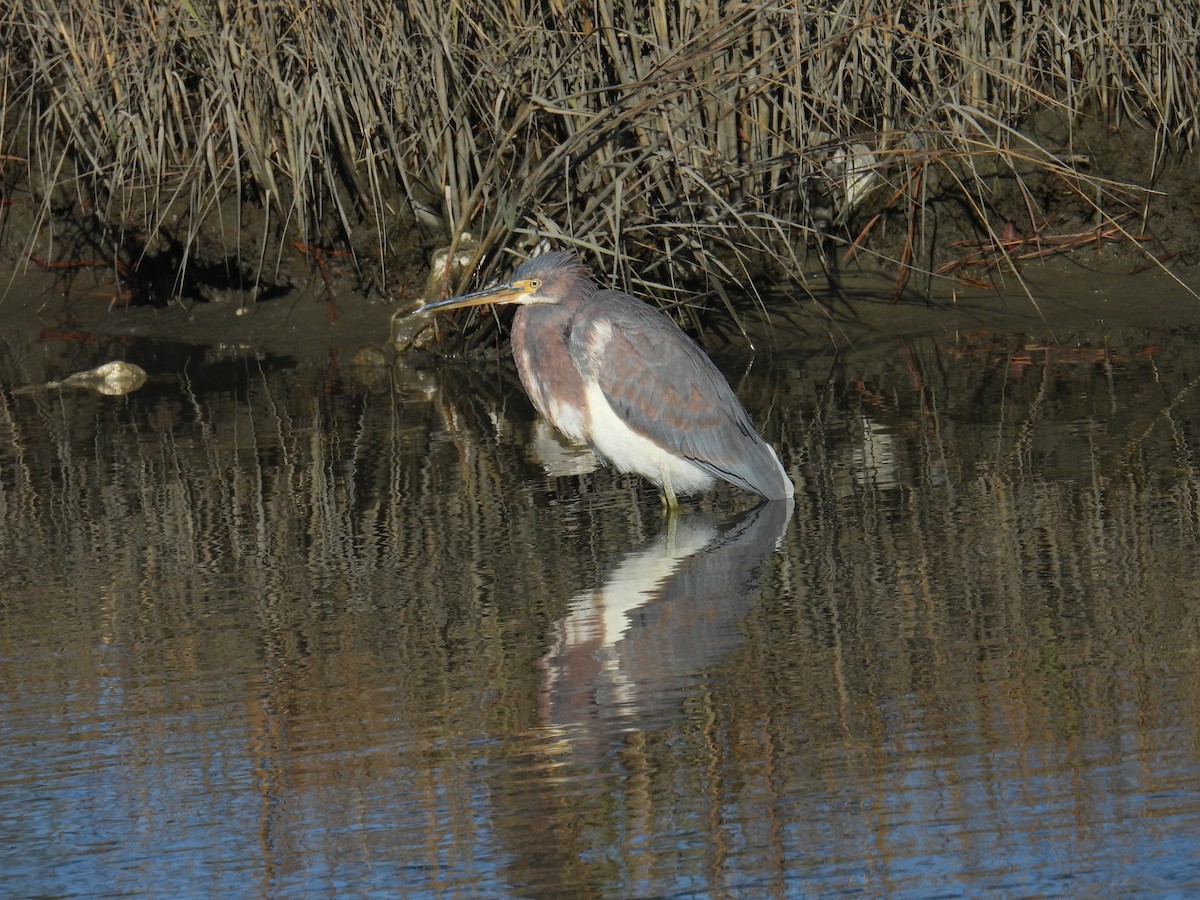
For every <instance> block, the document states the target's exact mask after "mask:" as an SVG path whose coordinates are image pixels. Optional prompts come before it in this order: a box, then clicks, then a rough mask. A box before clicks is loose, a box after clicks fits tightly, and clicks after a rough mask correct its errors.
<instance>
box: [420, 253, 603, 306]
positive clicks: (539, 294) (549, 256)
mask: <svg viewBox="0 0 1200 900" xmlns="http://www.w3.org/2000/svg"><path fill="white" fill-rule="evenodd" d="M596 290H597V288H596V283H595V282H594V281H592V277H591V275H590V274H588V270H587V269H586V268H584V266H583V263H581V262H580V261H579V257H578V256H576V255H575V254H574V253H572V252H571V251H569V250H560V251H558V252H555V253H543V254H542V255H541V256H535V257H534V258H533V259H531V260H528V261H526V262H523V263H521V265H520V266H518V267H517V269H516V271H515V272H513V273H512V276H511V277H510V278H509V279H508V280H507V281H505V282H502V283H501V284H497V285H494V286H492V287H490V288H486V289H484V290H482V291H474V292H472V293H470V294H462V295H461V296H458V297H447V298H446V299H445V300H438V301H436V302H434V303H427V304H425V305H424V306H422V307H421V308H420V309H418V310H416V313H418V314H424V313H428V312H436V311H439V310H443V309H459V308H461V307H464V306H490V305H493V304H500V303H516V304H520V305H522V306H532V305H534V304H554V303H576V302H579V301H582V300H586V299H587V298H588V297H590V296H591V295H592V294H594V293H595V292H596Z"/></svg>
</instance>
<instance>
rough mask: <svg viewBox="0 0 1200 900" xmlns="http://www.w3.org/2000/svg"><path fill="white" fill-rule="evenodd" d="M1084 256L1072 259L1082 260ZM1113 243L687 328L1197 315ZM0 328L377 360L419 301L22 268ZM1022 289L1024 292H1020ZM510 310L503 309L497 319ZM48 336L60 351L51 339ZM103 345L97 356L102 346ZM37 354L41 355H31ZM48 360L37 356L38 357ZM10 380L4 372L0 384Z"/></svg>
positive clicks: (1116, 321) (48, 343)
mask: <svg viewBox="0 0 1200 900" xmlns="http://www.w3.org/2000/svg"><path fill="white" fill-rule="evenodd" d="M1085 262H1086V263H1088V265H1084V263H1085ZM1131 268H1132V266H1131V261H1130V259H1129V258H1128V255H1127V254H1124V253H1113V252H1108V253H1099V254H1097V253H1077V254H1075V255H1074V256H1072V257H1069V258H1066V257H1064V258H1056V259H1052V260H1049V261H1047V262H1044V263H1038V264H1027V265H1025V266H1022V268H1021V275H1022V279H1023V282H1024V284H1023V285H1022V284H1021V283H1020V282H1018V281H1017V280H1016V279H1015V278H1013V277H1011V276H1010V277H1008V278H1000V277H996V279H995V281H996V284H995V286H994V287H992V288H991V289H983V288H980V287H978V286H973V285H962V284H955V283H946V282H936V283H934V286H935V287H936V288H937V290H930V291H928V292H927V294H926V296H925V297H923V298H921V297H917V296H914V295H911V294H910V295H909V296H908V297H906V298H905V299H904V300H903V301H901V302H892V301H891V294H892V291H893V288H894V284H895V282H894V280H893V278H892V277H891V276H890V275H888V274H884V273H874V274H871V273H863V272H848V273H844V274H843V277H842V283H841V291H840V292H839V293H835V292H833V291H832V290H830V289H829V287H828V284H827V283H826V282H824V280H823V276H822V274H821V273H820V272H819V271H818V272H813V273H811V277H810V279H809V283H808V289H807V290H805V289H802V288H797V287H795V286H786V287H781V286H775V287H773V288H772V287H770V286H766V285H763V286H760V289H761V292H762V296H763V299H764V301H765V304H766V306H765V308H759V307H757V306H755V305H753V304H752V303H749V302H747V303H746V304H745V305H744V307H743V308H741V310H740V315H739V318H738V320H736V321H735V320H733V319H732V318H731V317H730V316H728V315H724V314H712V315H709V316H707V317H706V318H705V319H704V320H703V326H704V327H703V329H702V331H701V332H700V333H699V335H698V337H699V338H700V340H701V342H702V343H703V344H704V345H705V347H706V349H707V350H708V351H709V352H710V353H712V354H714V355H718V356H720V355H722V354H725V355H729V354H733V355H738V356H740V355H743V354H747V353H750V352H753V351H754V350H757V351H760V352H762V353H765V354H767V355H770V354H774V353H792V352H799V353H819V354H821V355H824V354H827V353H830V352H833V353H838V354H841V355H848V356H851V357H852V356H854V355H856V354H859V353H864V354H869V353H870V352H871V351H872V348H874V347H876V346H878V345H879V344H880V343H881V342H889V343H890V342H893V341H894V340H895V339H897V338H903V337H905V336H910V335H921V334H929V333H940V334H946V335H954V334H969V333H986V332H1019V333H1023V334H1027V335H1028V336H1029V338H1030V340H1031V341H1037V342H1045V343H1048V344H1054V343H1058V344H1061V345H1067V346H1070V345H1074V344H1079V345H1101V344H1103V342H1104V340H1105V334H1106V333H1107V332H1108V331H1109V330H1111V329H1115V328H1122V327H1129V326H1132V325H1137V326H1144V327H1149V328H1158V327H1163V328H1171V327H1175V326H1181V325H1185V324H1191V323H1200V299H1197V298H1196V296H1195V295H1194V294H1193V293H1191V290H1192V289H1194V288H1195V287H1196V286H1197V285H1200V271H1198V270H1196V269H1189V268H1183V267H1178V268H1176V269H1175V270H1172V271H1171V272H1166V271H1163V270H1161V269H1150V270H1145V271H1141V272H1137V273H1136V274H1130V269H1131ZM5 280H6V283H7V285H8V287H7V291H6V292H5V294H4V296H3V298H2V299H0V330H2V331H3V334H4V335H5V339H6V342H8V343H10V344H12V343H15V344H20V345H23V346H24V347H25V352H24V353H22V356H23V357H26V358H27V359H28V360H30V364H31V365H32V366H33V371H31V372H30V373H29V377H30V378H44V379H46V380H49V379H53V378H60V377H63V376H64V375H65V374H69V373H65V372H63V371H61V367H62V366H63V365H68V363H65V362H64V363H61V364H60V363H55V362H51V359H52V358H54V357H58V356H60V355H61V348H62V347H67V348H69V349H70V352H69V353H68V354H67V356H68V358H69V359H70V360H71V361H72V362H71V363H70V364H77V365H78V366H79V367H80V368H83V367H86V366H85V363H89V364H94V363H95V362H100V361H105V360H107V359H108V358H114V359H122V358H125V357H126V356H127V355H128V354H129V353H130V352H131V348H132V347H134V346H135V345H136V344H137V343H138V342H144V341H149V342H151V343H154V342H158V343H163V342H166V343H173V344H177V345H180V346H193V347H198V348H205V350H204V352H205V354H207V356H208V357H209V358H231V359H234V358H241V357H253V356H254V355H260V354H266V355H274V356H288V357H291V358H294V359H297V360H312V359H336V360H341V361H343V362H348V361H350V360H353V359H355V358H356V354H359V356H358V358H359V359H360V360H362V361H365V362H368V363H372V364H375V363H382V362H385V361H387V360H390V359H392V358H393V357H396V356H397V354H396V351H395V349H394V347H393V342H392V336H393V334H395V333H408V334H410V335H411V333H412V330H413V329H415V328H419V327H429V325H430V323H427V322H425V321H423V320H409V319H405V318H404V317H403V315H402V313H401V315H400V318H399V322H398V325H397V324H394V323H393V319H394V318H395V317H396V316H397V314H398V312H401V311H402V310H403V309H406V308H411V307H412V306H414V305H415V304H416V303H417V302H418V298H417V295H416V293H415V292H414V294H412V295H410V296H407V297H405V298H403V300H402V301H401V302H389V301H385V300H383V299H381V298H377V297H376V298H369V297H363V296H362V295H361V294H360V293H358V292H356V291H355V290H353V287H352V286H350V285H343V286H342V289H341V290H339V291H337V292H336V293H334V294H333V295H332V299H331V295H330V294H329V293H328V292H327V291H326V289H325V285H324V284H323V283H321V282H319V281H316V282H314V281H313V280H311V279H310V280H309V282H308V283H307V284H305V285H301V286H299V287H297V288H296V289H295V290H294V291H291V292H289V294H288V295H286V296H281V297H278V298H275V299H272V300H267V301H261V302H258V303H252V304H244V305H243V304H241V303H238V302H234V301H223V302H220V301H219V302H212V301H209V302H182V301H175V302H172V303H169V304H167V305H166V306H163V307H129V308H126V307H123V306H113V305H111V303H110V301H109V299H108V298H107V297H106V296H105V295H104V294H103V283H102V281H96V280H94V279H93V280H92V281H91V282H90V283H88V282H85V281H83V280H81V279H77V280H76V281H75V282H74V283H73V285H72V286H71V287H72V290H71V291H70V292H69V293H64V292H63V290H62V288H63V283H62V282H61V280H60V279H57V278H55V277H54V276H52V275H50V274H47V273H44V272H40V271H37V270H33V271H29V270H26V271H25V272H22V273H16V274H12V273H10V274H9V276H8V277H7V278H6V279H5ZM1026 290H1027V291H1028V294H1027V293H1025V291H1026ZM508 317H509V314H507V313H502V314H501V319H500V321H501V322H502V323H506V322H507V319H508ZM56 345H58V347H59V350H54V349H53V348H55V346H56ZM474 355H479V356H483V357H486V358H495V357H497V355H500V356H503V357H505V358H507V355H508V346H507V337H506V335H504V334H503V333H495V334H493V335H491V336H490V337H489V338H488V339H487V340H486V341H485V342H484V343H483V344H482V345H481V346H480V347H479V348H478V349H477V350H476V351H475V354H474ZM102 357H103V358H102ZM399 358H400V360H401V362H402V363H416V364H419V363H420V362H421V361H422V360H428V359H429V358H430V356H429V354H428V353H425V352H410V353H401V354H399ZM37 360H41V362H40V363H39V362H37ZM47 365H48V366H49V368H47ZM8 386H12V385H8Z"/></svg>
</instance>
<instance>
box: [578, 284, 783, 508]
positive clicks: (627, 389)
mask: <svg viewBox="0 0 1200 900" xmlns="http://www.w3.org/2000/svg"><path fill="white" fill-rule="evenodd" d="M570 342H571V355H572V358H573V359H574V360H575V362H576V365H577V366H578V367H579V369H580V372H581V373H582V374H583V375H584V377H585V379H595V380H596V381H597V382H598V383H599V386H600V389H601V391H602V392H603V394H604V396H605V398H606V399H607V400H608V402H609V404H610V405H611V406H612V408H613V410H614V412H616V413H617V415H618V416H620V417H621V419H622V420H623V421H624V422H625V423H626V424H627V425H629V427H630V428H632V429H633V430H634V431H636V432H638V433H639V434H641V435H643V436H644V437H646V438H648V439H649V440H651V441H654V442H655V443H656V444H658V445H659V446H660V447H663V448H665V449H667V450H669V451H671V452H673V453H677V454H679V455H680V456H683V457H685V458H687V459H689V460H691V461H692V462H694V463H696V464H697V465H699V466H701V467H702V468H704V469H705V470H707V471H709V472H711V473H712V474H714V475H716V476H717V477H719V478H723V479H725V480H726V481H730V482H732V483H733V484H736V485H739V486H740V487H743V488H746V489H748V490H751V491H754V492H756V493H758V494H761V495H763V496H764V497H770V498H783V497H786V496H790V494H791V482H790V481H789V480H788V478H787V475H786V473H785V472H784V471H783V467H782V466H781V465H780V463H779V459H778V457H777V456H776V455H775V451H774V450H772V449H771V447H770V445H768V444H767V443H766V442H765V441H763V439H762V438H761V437H760V436H759V434H758V431H757V430H756V429H755V427H754V424H753V423H752V422H751V421H750V417H749V416H748V415H747V414H746V410H745V408H744V407H743V406H742V404H741V401H740V400H738V398H737V395H736V394H734V392H733V389H732V388H730V386H729V383H728V382H727V381H726V380H725V377H724V376H723V375H722V374H721V372H720V370H719V369H718V368H717V367H716V365H715V364H714V363H713V362H712V360H711V359H709V358H708V356H707V355H706V354H705V353H704V351H703V350H701V349H700V347H699V346H698V345H697V344H696V343H695V342H694V341H693V340H692V339H691V338H689V337H688V336H687V335H686V334H684V333H683V332H682V331H681V330H680V329H679V328H678V327H676V326H675V324H674V323H673V322H671V320H670V319H668V318H667V317H666V316H664V315H662V314H661V313H659V312H658V311H657V310H654V309H652V308H651V307H649V306H647V305H646V304H645V303H643V302H642V301H640V300H638V299H637V298H635V297H632V296H630V295H628V294H624V293H621V292H619V291H601V292H600V293H598V294H597V295H596V296H595V297H593V298H592V300H591V301H589V302H588V303H587V305H586V306H585V307H584V308H583V309H582V310H581V311H580V312H579V313H578V314H577V315H576V319H575V323H574V325H573V327H572V329H571V339H570Z"/></svg>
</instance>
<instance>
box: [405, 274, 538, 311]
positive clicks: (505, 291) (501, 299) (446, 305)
mask: <svg viewBox="0 0 1200 900" xmlns="http://www.w3.org/2000/svg"><path fill="white" fill-rule="evenodd" d="M529 293H530V291H529V285H527V284H526V283H525V282H523V281H510V282H506V283H505V284H498V285H496V286H495V287H490V288H488V289H487V290H483V291H474V292H473V293H470V294H462V295H460V296H458V297H447V298H446V299H445V300H437V301H434V302H433V303H426V304H425V305H424V306H422V307H420V308H418V309H415V310H413V313H412V314H413V315H414V316H423V315H425V314H426V313H431V312H440V311H441V310H443V309H460V308H462V307H466V306H491V305H492V304H496V303H519V302H520V301H521V300H522V299H524V298H525V297H528V296H529Z"/></svg>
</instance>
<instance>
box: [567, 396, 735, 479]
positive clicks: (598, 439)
mask: <svg viewBox="0 0 1200 900" xmlns="http://www.w3.org/2000/svg"><path fill="white" fill-rule="evenodd" d="M587 404H588V413H589V416H588V418H589V419H590V422H589V424H590V434H589V435H588V436H587V437H588V443H590V444H591V445H592V447H593V448H595V450H596V452H597V453H599V454H600V455H601V456H603V457H604V459H605V460H607V461H608V463H609V464H611V465H612V466H613V467H615V468H617V469H619V470H620V471H622V472H634V473H636V474H638V475H641V476H642V477H644V478H648V479H650V480H651V481H653V482H654V483H655V484H657V485H658V486H659V487H660V488H664V489H668V488H669V490H668V491H667V492H668V493H674V494H677V495H682V494H695V493H698V492H700V491H705V490H708V489H709V488H710V487H712V485H713V482H714V481H716V478H715V477H714V476H713V475H712V473H711V472H708V471H706V470H705V469H702V468H701V467H700V466H698V465H696V464H695V463H693V462H690V461H688V460H686V459H684V458H683V457H680V456H676V455H675V454H674V453H671V452H669V451H667V450H665V449H663V448H662V447H660V446H659V445H658V444H656V443H654V441H652V440H650V439H649V438H645V437H642V435H640V434H638V433H637V432H635V431H634V430H633V429H631V428H630V427H629V426H628V425H627V424H625V421H624V420H623V419H622V418H621V417H620V416H618V415H617V413H616V411H614V410H613V408H612V406H611V405H609V402H608V399H607V398H606V397H605V396H604V392H603V391H602V390H601V389H600V386H599V385H597V384H589V385H588V388H587Z"/></svg>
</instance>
